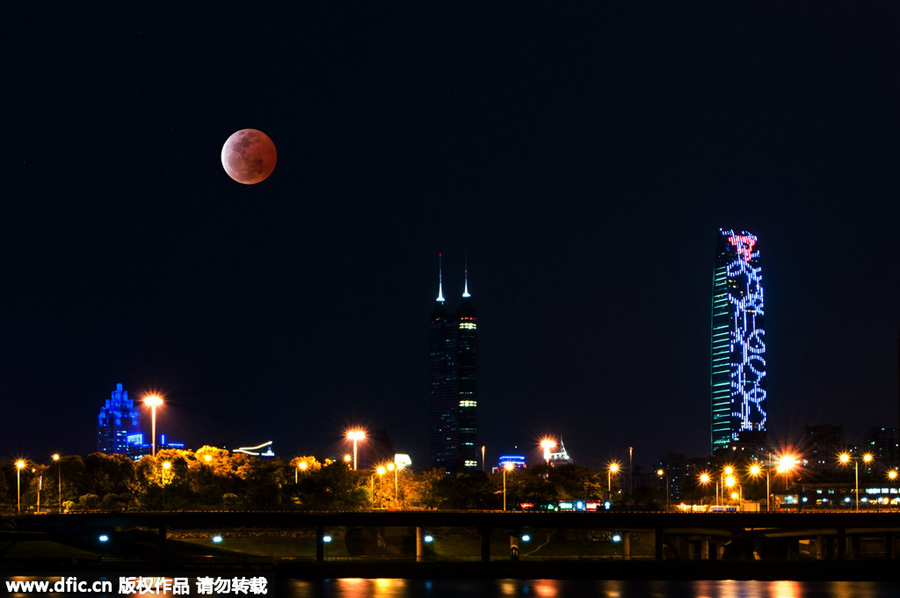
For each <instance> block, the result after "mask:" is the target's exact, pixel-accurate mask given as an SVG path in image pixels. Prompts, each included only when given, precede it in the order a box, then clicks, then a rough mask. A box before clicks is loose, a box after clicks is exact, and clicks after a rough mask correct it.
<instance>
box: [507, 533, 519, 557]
mask: <svg viewBox="0 0 900 598" xmlns="http://www.w3.org/2000/svg"><path fill="white" fill-rule="evenodd" d="M509 560H511V561H513V562H518V560H519V532H515V533H510V534H509Z"/></svg>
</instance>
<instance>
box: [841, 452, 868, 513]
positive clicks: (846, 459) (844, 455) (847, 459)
mask: <svg viewBox="0 0 900 598" xmlns="http://www.w3.org/2000/svg"><path fill="white" fill-rule="evenodd" d="M862 458H863V462H864V463H866V464H868V463H871V462H872V455H870V454H869V453H866V454H865V455H863V457H862ZM851 459H852V460H853V471H854V474H855V477H856V511H859V459H857V458H856V457H851V456H850V453H841V454H840V455H839V456H838V460H839V461H840V462H841V464H842V465H846V464H847V463H849V462H850V460H851Z"/></svg>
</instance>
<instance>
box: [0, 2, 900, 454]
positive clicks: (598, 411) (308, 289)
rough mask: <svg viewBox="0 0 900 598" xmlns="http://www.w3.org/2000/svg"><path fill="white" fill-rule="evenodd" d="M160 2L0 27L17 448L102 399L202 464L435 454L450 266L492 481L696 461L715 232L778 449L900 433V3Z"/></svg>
mask: <svg viewBox="0 0 900 598" xmlns="http://www.w3.org/2000/svg"><path fill="white" fill-rule="evenodd" d="M164 4H165V6H164V7H161V6H159V5H157V7H155V8H153V9H150V8H146V9H145V8H139V7H136V6H131V5H113V6H111V7H108V8H107V9H106V10H105V11H103V12H102V13H101V12H99V11H98V12H97V13H91V12H90V11H87V10H84V9H82V8H80V7H74V6H72V7H52V8H51V7H40V8H34V9H31V8H30V7H18V8H7V9H5V11H4V12H5V13H6V14H7V16H8V18H7V19H5V22H8V23H14V24H16V26H15V27H13V28H12V29H15V31H12V32H9V41H8V42H7V44H6V47H7V48H8V51H7V52H6V53H5V55H4V58H3V64H4V67H5V68H4V71H5V73H6V75H7V76H6V77H5V80H6V81H7V85H6V86H5V89H6V94H5V95H6V96H7V98H8V99H9V100H10V101H11V103H10V105H9V107H8V108H7V119H6V121H7V124H6V127H5V135H4V143H3V164H4V170H5V172H6V173H7V176H6V177H5V179H6V180H7V181H9V182H11V183H8V184H7V186H6V188H5V190H4V192H3V194H2V203H0V206H2V207H0V209H2V212H0V249H2V256H3V262H2V264H3V268H2V279H0V281H2V292H0V296H2V302H3V303H2V314H3V315H2V320H0V347H2V349H0V351H2V352H0V405H2V407H3V417H2V418H0V439H2V440H0V455H2V456H3V457H4V458H11V457H15V456H19V455H22V456H27V457H29V458H33V459H37V460H40V459H42V458H46V455H49V454H50V453H52V452H57V451H62V452H66V453H87V452H89V451H92V450H93V448H94V446H95V433H96V418H97V413H98V411H99V409H100V406H101V405H102V404H103V401H104V400H105V399H106V398H108V397H109V393H110V392H111V391H112V390H113V389H115V384H116V383H118V382H121V383H123V384H124V387H125V389H126V390H127V391H128V392H129V394H130V395H131V396H133V397H139V396H140V395H141V394H142V393H143V392H144V391H148V390H151V389H153V390H158V391H160V392H162V393H164V394H165V395H166V397H167V405H166V407H165V408H163V409H161V410H160V411H159V424H158V425H159V427H160V429H161V431H163V432H165V433H167V435H168V436H169V437H170V438H182V439H184V440H186V441H187V442H188V446H192V445H199V444H201V443H228V444H230V445H232V446H234V445H251V444H258V443H260V442H263V441H265V440H274V441H275V451H276V453H277V454H279V455H284V456H291V455H294V454H298V453H310V452H315V453H316V454H329V453H334V452H336V451H337V450H338V447H340V446H341V445H342V444H345V443H343V442H342V440H341V439H342V436H343V431H344V430H345V429H346V427H348V426H350V425H357V424H359V425H364V426H367V427H369V428H370V429H372V430H384V431H386V432H387V433H388V434H389V435H390V439H391V441H392V443H393V446H394V447H395V448H396V450H397V451H398V452H408V453H411V454H412V456H413V460H414V466H416V467H420V466H423V465H424V464H425V463H427V458H428V395H427V379H428V378H427V376H428V374H427V372H428V356H427V354H428V318H429V314H430V312H431V310H432V307H433V302H434V297H435V296H436V291H437V263H436V262H437V254H438V253H443V255H444V292H445V295H446V296H447V298H448V303H449V304H451V305H454V304H458V295H459V294H460V293H461V292H462V284H463V268H464V262H465V256H466V255H468V268H469V290H470V292H471V294H472V301H473V304H474V305H476V306H477V309H478V323H479V329H478V332H479V341H478V342H479V346H478V351H479V363H478V367H479V371H478V395H479V435H480V438H479V443H483V444H486V445H487V446H488V457H489V459H490V460H494V459H496V457H497V456H498V455H499V454H500V453H501V452H506V451H510V450H512V448H513V446H515V445H518V446H519V448H520V450H522V451H524V452H526V453H528V454H529V455H530V456H532V457H533V458H535V459H537V458H538V449H537V446H536V444H537V441H538V440H539V438H540V437H541V436H543V435H545V434H553V435H561V436H562V437H563V439H564V441H565V445H566V447H567V449H568V451H569V453H570V454H571V456H572V457H573V459H574V460H575V462H576V463H581V464H585V465H591V466H594V467H597V466H601V465H603V464H605V463H606V461H607V460H608V459H609V458H611V457H613V456H619V457H621V456H622V455H627V450H628V447H629V446H633V447H635V461H636V463H640V464H643V465H645V466H648V465H649V464H651V463H653V462H654V461H655V460H656V459H657V458H659V457H660V456H661V455H662V454H663V453H664V452H665V451H669V450H677V451H681V452H684V453H687V454H688V455H689V456H699V455H703V454H706V453H707V452H708V447H709V400H710V399H709V375H710V374H709V330H710V295H711V289H712V271H713V265H714V250H715V241H716V235H717V231H718V229H719V228H734V229H739V230H749V231H753V233H754V234H756V235H757V236H758V237H759V239H760V244H761V246H762V247H764V248H765V249H764V255H763V256H762V259H763V263H764V274H763V276H764V284H765V285H766V310H767V313H766V326H767V330H766V336H767V340H768V347H767V361H768V372H767V374H768V380H767V382H768V387H767V391H768V408H769V422H768V423H769V430H770V438H771V439H772V440H773V441H775V442H779V441H784V440H787V439H794V438H798V437H799V435H800V434H801V433H802V431H803V427H804V426H806V425H817V424H832V425H839V424H840V425H843V426H844V430H845V435H846V436H847V439H848V440H849V441H860V440H862V435H863V433H864V432H865V430H866V428H868V427H869V426H872V425H897V421H898V388H897V381H898V372H897V368H898V355H897V351H898V347H897V345H898V342H897V339H898V333H900V267H898V263H900V259H898V258H900V243H898V242H897V240H896V232H895V229H896V227H897V222H898V221H900V206H898V201H900V199H898V188H900V176H898V166H897V165H898V163H900V160H898V158H900V156H898V154H900V143H898V140H900V118H898V115H897V107H898V106H900V79H898V78H897V76H896V65H897V64H898V63H900V39H898V37H897V35H896V32H895V27H894V24H895V23H896V22H897V21H898V16H900V15H898V14H897V13H898V12H900V6H897V5H896V4H888V3H875V4H870V5H866V6H852V7H851V6H846V7H816V8H815V10H812V9H809V10H805V9H804V8H802V7H797V6H783V5H778V6H767V5H761V6H760V5H755V6H752V7H750V6H748V7H714V8H709V9H708V10H703V11H701V10H699V9H698V10H692V9H691V10H689V9H686V8H685V7H679V6H671V5H666V4H659V5H658V6H653V7H650V6H644V7H602V6H599V7H598V6H595V5H588V4H581V3H576V4H574V5H566V6H552V7H551V6H543V7H538V8H535V7H528V8H526V7H523V6H505V5H500V6H497V5H493V6H480V5H475V4H470V3H464V4H457V5H446V6H437V5H427V4H426V5H407V4H406V3H399V2H380V3H376V4H374V5H371V4H369V5H364V4H362V3H349V4H346V3H345V4H340V5H334V4H322V3H304V4H303V5H301V6H291V7H289V8H283V9H278V10H276V9H274V8H258V9H254V11H253V12H247V11H246V9H244V10H241V11H238V10H232V9H229V8H226V7H220V6H217V7H216V8H215V10H211V11H207V10H205V9H203V8H200V7H199V6H184V5H182V4H179V3H164ZM248 127H252V128H257V129H259V130H261V131H263V132H265V133H266V134H268V135H269V136H270V137H271V138H272V140H273V141H274V143H275V145H276V147H277V149H278V163H277V166H276V168H275V171H274V173H273V174H272V175H271V177H270V178H269V179H268V180H266V181H264V182H262V183H260V184H258V185H253V186H244V185H240V184H237V183H235V182H234V181H232V180H231V179H230V178H229V177H228V176H227V175H226V173H225V172H224V171H223V169H222V166H221V163H220V161H219V156H220V151H221V147H222V144H223V143H224V142H225V140H226V139H227V138H228V136H229V135H231V134H232V133H233V132H234V131H237V130H239V129H242V128H248Z"/></svg>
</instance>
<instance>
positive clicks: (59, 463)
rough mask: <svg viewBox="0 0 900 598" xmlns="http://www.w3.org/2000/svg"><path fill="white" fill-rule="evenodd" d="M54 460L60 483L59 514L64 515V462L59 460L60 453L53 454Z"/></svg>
mask: <svg viewBox="0 0 900 598" xmlns="http://www.w3.org/2000/svg"><path fill="white" fill-rule="evenodd" d="M53 460H54V461H56V473H57V477H58V481H59V489H58V493H57V499H58V501H59V512H60V513H62V461H60V460H59V453H54V454H53Z"/></svg>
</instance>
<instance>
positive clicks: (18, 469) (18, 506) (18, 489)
mask: <svg viewBox="0 0 900 598" xmlns="http://www.w3.org/2000/svg"><path fill="white" fill-rule="evenodd" d="M23 469H25V461H23V460H22V459H19V460H18V461H16V514H17V515H21V514H22V478H21V474H22V470H23Z"/></svg>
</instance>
